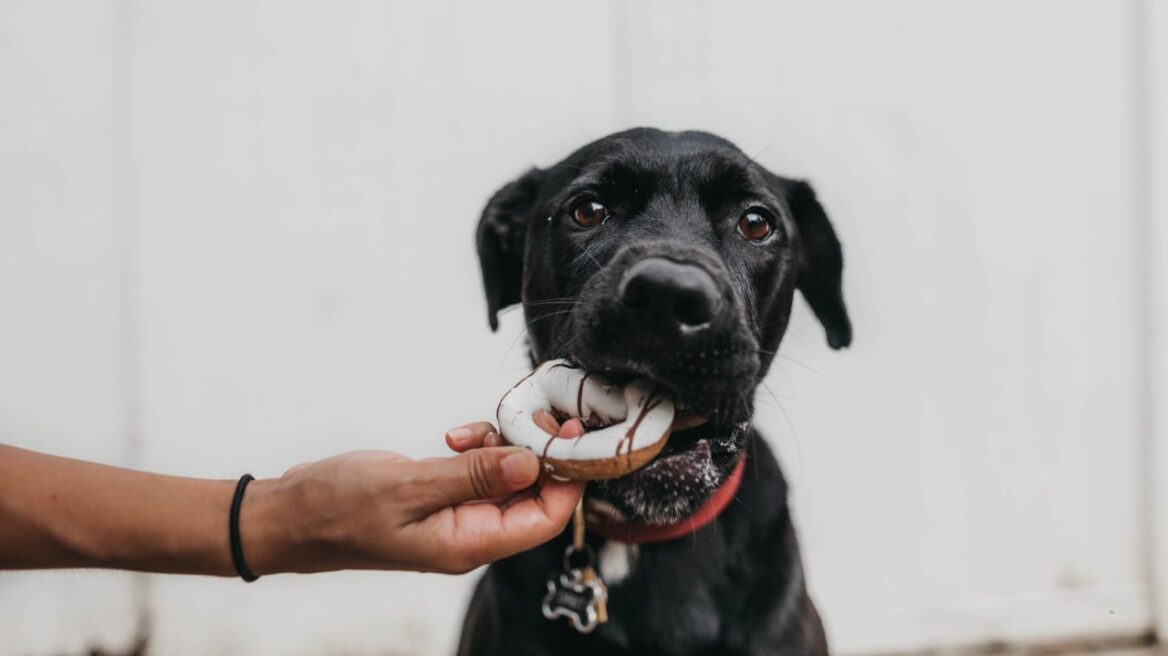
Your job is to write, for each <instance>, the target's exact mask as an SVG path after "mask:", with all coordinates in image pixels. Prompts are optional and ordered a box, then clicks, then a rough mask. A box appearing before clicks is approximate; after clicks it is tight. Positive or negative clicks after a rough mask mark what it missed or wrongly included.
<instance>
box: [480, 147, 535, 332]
mask: <svg viewBox="0 0 1168 656" xmlns="http://www.w3.org/2000/svg"><path fill="white" fill-rule="evenodd" d="M544 176H545V172H544V171H542V170H540V169H534V168H533V169H531V170H530V171H528V172H527V173H524V174H523V175H522V176H520V177H519V178H518V179H517V180H514V181H513V182H510V183H508V184H506V185H505V186H504V187H503V188H502V189H500V190H499V191H496V192H495V195H494V196H491V200H489V201H487V206H486V207H485V208H483V215H482V217H481V218H479V228H478V233H477V236H476V242H477V243H478V248H479V264H480V265H481V266H482V269H483V285H484V287H485V289H486V292H487V320H488V321H489V322H490V324H491V330H497V329H498V328H499V311H500V310H502V309H503V308H505V307H507V306H509V305H514V304H515V303H518V302H519V301H520V300H521V298H520V291H521V289H522V287H523V246H524V241H525V239H526V237H527V223H528V221H529V220H530V219H531V212H532V210H533V209H534V206H535V200H536V198H537V197H538V195H539V188H540V185H542V184H543V180H544Z"/></svg>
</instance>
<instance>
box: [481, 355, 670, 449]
mask: <svg viewBox="0 0 1168 656" xmlns="http://www.w3.org/2000/svg"><path fill="white" fill-rule="evenodd" d="M581 380H583V381H584V383H583V384H584V391H583V393H582V394H581V393H580V384H581V382H580V381H581ZM654 387H655V386H654V384H653V383H652V382H650V381H647V380H644V379H637V380H633V381H631V382H629V383H628V384H627V385H624V386H623V387H622V386H620V385H616V384H614V383H612V382H610V381H609V380H607V379H606V378H604V377H603V376H600V375H598V374H594V373H588V372H586V371H584V370H582V369H576V368H573V367H572V366H571V365H569V364H568V363H566V362H565V361H563V360H549V361H547V362H545V363H543V364H541V365H540V366H539V367H538V368H537V369H536V370H535V371H534V372H532V374H531V375H530V376H528V377H527V378H525V379H523V380H522V381H520V382H519V383H518V384H517V385H516V386H515V387H513V388H511V390H510V391H508V392H507V393H506V394H505V395H503V400H501V401H499V412H498V419H499V431H500V432H501V433H502V434H503V437H505V438H507V441H508V442H510V443H512V444H514V445H516V446H525V447H527V448H529V449H532V450H534V451H536V452H538V453H540V454H541V455H543V454H544V449H545V448H546V449H547V452H546V455H547V457H549V458H554V459H556V460H600V459H606V458H613V457H616V456H617V445H618V444H620V453H621V454H624V453H628V452H631V451H636V450H638V449H643V448H645V447H647V446H651V445H653V444H656V443H657V442H660V441H661V440H662V439H664V437H665V435H666V433H668V431H669V427H670V426H671V425H673V414H674V408H673V402H672V401H670V400H669V399H668V398H666V397H664V396H661V395H660V394H658V395H656V396H654V395H653V389H654ZM578 394H579V395H580V396H579V399H580V406H579V407H577V403H576V401H577V395H578ZM650 400H652V401H653V403H654V405H653V407H652V408H651V409H650V410H649V411H648V412H646V413H645V415H644V418H643V419H641V423H640V424H638V426H637V430H636V431H635V432H633V434H632V439H631V444H630V443H629V442H626V441H625V435H626V434H627V433H628V432H629V429H631V428H632V426H633V424H634V423H635V422H636V420H637V417H638V416H640V415H641V413H642V411H643V410H644V408H645V405H646V404H647V403H649V401H650ZM549 408H555V409H556V410H558V411H559V412H561V413H563V414H566V415H570V416H572V417H577V416H579V417H580V418H581V419H583V420H584V422H585V424H588V425H593V424H600V425H606V427H605V428H600V429H596V430H592V431H588V432H586V433H585V434H584V435H583V436H582V437H580V438H553V437H552V436H551V435H548V434H547V432H545V431H544V430H543V429H542V428H540V427H539V426H538V425H536V423H535V419H534V413H535V411H536V410H539V409H545V410H546V409H549ZM549 440H550V443H549Z"/></svg>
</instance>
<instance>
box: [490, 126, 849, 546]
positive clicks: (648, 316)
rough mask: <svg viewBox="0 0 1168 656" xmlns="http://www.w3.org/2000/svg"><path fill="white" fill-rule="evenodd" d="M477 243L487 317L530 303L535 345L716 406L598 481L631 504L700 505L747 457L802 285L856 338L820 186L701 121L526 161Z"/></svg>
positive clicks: (535, 354)
mask: <svg viewBox="0 0 1168 656" xmlns="http://www.w3.org/2000/svg"><path fill="white" fill-rule="evenodd" d="M478 249H479V257H480V260H481V263H482V271H483V278H484V281H485V284H486V293H487V310H488V314H489V320H490V323H491V327H492V328H496V327H497V325H498V319H497V313H498V312H499V311H500V310H502V309H503V308H504V307H506V306H509V305H512V304H514V303H520V302H522V303H523V306H524V311H525V313H526V319H527V328H528V338H529V341H530V345H531V351H532V358H533V359H534V360H535V361H536V362H542V361H544V360H548V359H552V358H559V357H563V358H568V359H569V360H572V361H574V362H576V363H577V364H579V365H580V366H581V367H583V368H585V369H588V370H591V371H598V372H603V373H604V374H605V375H606V376H608V377H609V378H613V379H617V380H619V379H622V378H625V377H630V376H643V377H647V378H649V379H651V380H653V381H655V382H656V383H658V384H660V385H661V386H662V387H663V388H664V389H666V390H668V391H669V392H670V394H671V396H672V398H673V399H674V401H675V403H677V404H678V406H679V407H681V408H689V409H692V410H695V411H697V412H700V413H702V414H704V415H706V416H707V417H709V419H710V421H709V422H708V423H707V424H705V425H704V426H701V427H699V428H696V429H692V430H690V431H685V432H681V433H677V434H675V435H674V436H673V437H671V438H670V441H669V443H668V445H667V446H666V448H665V450H664V451H663V452H662V454H661V455H660V456H658V457H657V459H656V460H655V461H654V462H652V463H650V464H649V465H648V466H647V467H645V468H643V469H641V470H639V471H637V472H635V473H633V474H631V475H629V476H626V477H623V478H620V479H615V480H612V481H605V482H600V483H594V484H592V485H591V486H590V487H589V491H588V493H589V495H590V498H592V499H598V500H602V501H605V502H607V503H609V504H611V505H612V506H613V507H614V508H615V509H616V510H618V511H620V512H621V513H622V514H623V515H625V516H626V517H628V518H630V519H633V520H638V521H643V522H650V523H666V522H672V521H676V520H678V519H680V518H682V517H684V516H686V515H687V514H689V513H691V512H692V511H694V510H695V509H696V508H697V507H698V506H699V505H700V504H701V503H702V502H703V501H705V500H706V499H707V498H708V497H709V495H710V494H711V493H712V492H713V491H714V490H715V489H716V488H717V487H718V485H719V484H720V483H721V481H722V480H723V478H724V477H725V476H727V475H728V474H729V473H730V471H731V470H732V469H733V467H734V465H735V463H736V461H737V459H738V457H739V452H740V451H741V450H742V449H743V448H744V446H745V441H746V440H747V439H748V435H749V431H748V430H746V428H747V422H748V420H749V419H750V415H751V412H752V407H753V398H754V392H755V388H756V387H757V386H758V384H759V383H760V381H761V380H762V378H763V376H764V375H765V374H766V372H767V369H768V368H769V366H770V363H771V360H772V359H773V358H774V355H775V351H776V349H777V348H778V346H779V342H780V340H781V339H782V337H783V333H784V331H785V330H786V327H787V320H788V317H789V316H790V311H791V302H792V299H793V297H794V293H795V290H796V289H798V290H799V291H800V292H801V293H802V294H803V296H804V297H805V298H806V299H807V301H808V303H809V304H810V306H811V308H812V309H813V310H814V312H815V314H816V316H818V317H819V320H820V321H821V322H822V323H823V326H824V328H825V329H826V331H827V341H828V343H829V344H830V345H831V346H832V347H833V348H841V347H844V346H847V345H848V344H849V343H850V341H851V338H852V329H851V324H850V322H849V320H848V315H847V310H846V309H845V307H844V302H843V297H842V294H841V288H840V276H841V272H842V269H843V257H842V254H841V252H840V245H839V241H838V240H837V239H836V236H835V232H834V230H833V229H832V226H831V223H830V222H829V221H828V218H827V215H826V214H825V213H824V211H823V208H822V207H821V206H820V204H819V202H818V201H817V200H816V198H815V192H814V191H812V189H811V187H810V186H808V185H807V183H805V182H802V181H798V180H790V179H787V178H782V177H780V176H777V175H775V174H773V173H771V172H769V171H767V170H766V169H764V168H763V167H761V166H759V165H758V164H757V163H755V162H754V161H753V160H752V159H751V158H749V157H747V156H746V155H745V154H744V153H743V152H742V151H741V150H739V149H738V148H736V147H735V146H734V145H733V144H731V143H729V142H728V141H726V140H724V139H721V138H719V137H716V136H714V135H711V134H708V133H704V132H680V133H676V132H662V131H660V130H653V129H635V130H629V131H626V132H621V133H618V134H614V135H611V136H608V137H605V138H603V139H600V140H598V141H595V142H593V143H591V144H588V145H587V146H585V147H583V148H581V149H580V150H578V151H576V152H575V153H573V154H572V155H570V156H569V157H568V158H567V159H565V160H564V161H562V162H560V163H559V164H557V165H555V166H553V167H551V168H549V169H545V170H541V169H533V170H531V171H529V172H527V173H526V174H524V175H523V176H522V177H520V178H519V179H518V180H515V181H514V182H511V183H510V184H508V185H506V186H505V187H503V188H502V189H500V190H499V191H498V192H497V193H496V194H495V195H494V197H492V198H491V200H490V202H489V203H488V204H487V207H486V209H485V210H484V211H483V215H482V219H481V220H480V222H479V227H478Z"/></svg>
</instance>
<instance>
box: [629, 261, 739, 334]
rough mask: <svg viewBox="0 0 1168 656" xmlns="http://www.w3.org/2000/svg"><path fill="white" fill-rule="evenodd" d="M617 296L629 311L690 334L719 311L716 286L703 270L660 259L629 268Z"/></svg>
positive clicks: (719, 298) (719, 305)
mask: <svg viewBox="0 0 1168 656" xmlns="http://www.w3.org/2000/svg"><path fill="white" fill-rule="evenodd" d="M618 293H619V294H620V299H621V302H622V303H624V304H625V305H626V306H627V307H629V308H630V309H632V310H634V311H637V312H643V313H649V314H652V315H654V316H656V317H660V318H663V319H668V320H670V321H673V322H674V323H676V324H677V325H678V326H680V327H682V328H688V329H691V330H692V329H695V328H700V327H702V326H705V325H706V324H708V323H709V322H710V320H711V319H713V318H714V317H715V316H716V315H717V314H718V311H719V310H720V309H721V307H722V295H721V294H720V293H719V290H718V285H717V284H716V283H715V282H714V279H713V277H712V276H710V274H709V273H707V272H706V270H705V269H703V268H702V267H699V266H696V265H693V264H682V263H680V262H674V261H673V260H667V259H665V258H662V257H649V258H645V259H643V260H641V261H639V262H637V263H636V264H634V265H632V266H631V267H629V269H628V271H626V272H625V275H624V276H623V277H622V278H621V282H620V288H619V289H618Z"/></svg>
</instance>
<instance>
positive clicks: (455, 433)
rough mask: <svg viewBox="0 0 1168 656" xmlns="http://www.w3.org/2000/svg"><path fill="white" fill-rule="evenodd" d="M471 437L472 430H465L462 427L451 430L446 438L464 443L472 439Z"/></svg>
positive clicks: (447, 432)
mask: <svg viewBox="0 0 1168 656" xmlns="http://www.w3.org/2000/svg"><path fill="white" fill-rule="evenodd" d="M470 436H471V431H470V429H469V428H464V427H462V426H460V427H458V428H451V429H450V430H448V431H446V437H449V438H450V439H452V440H454V441H455V442H462V441H463V440H467V439H470Z"/></svg>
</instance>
